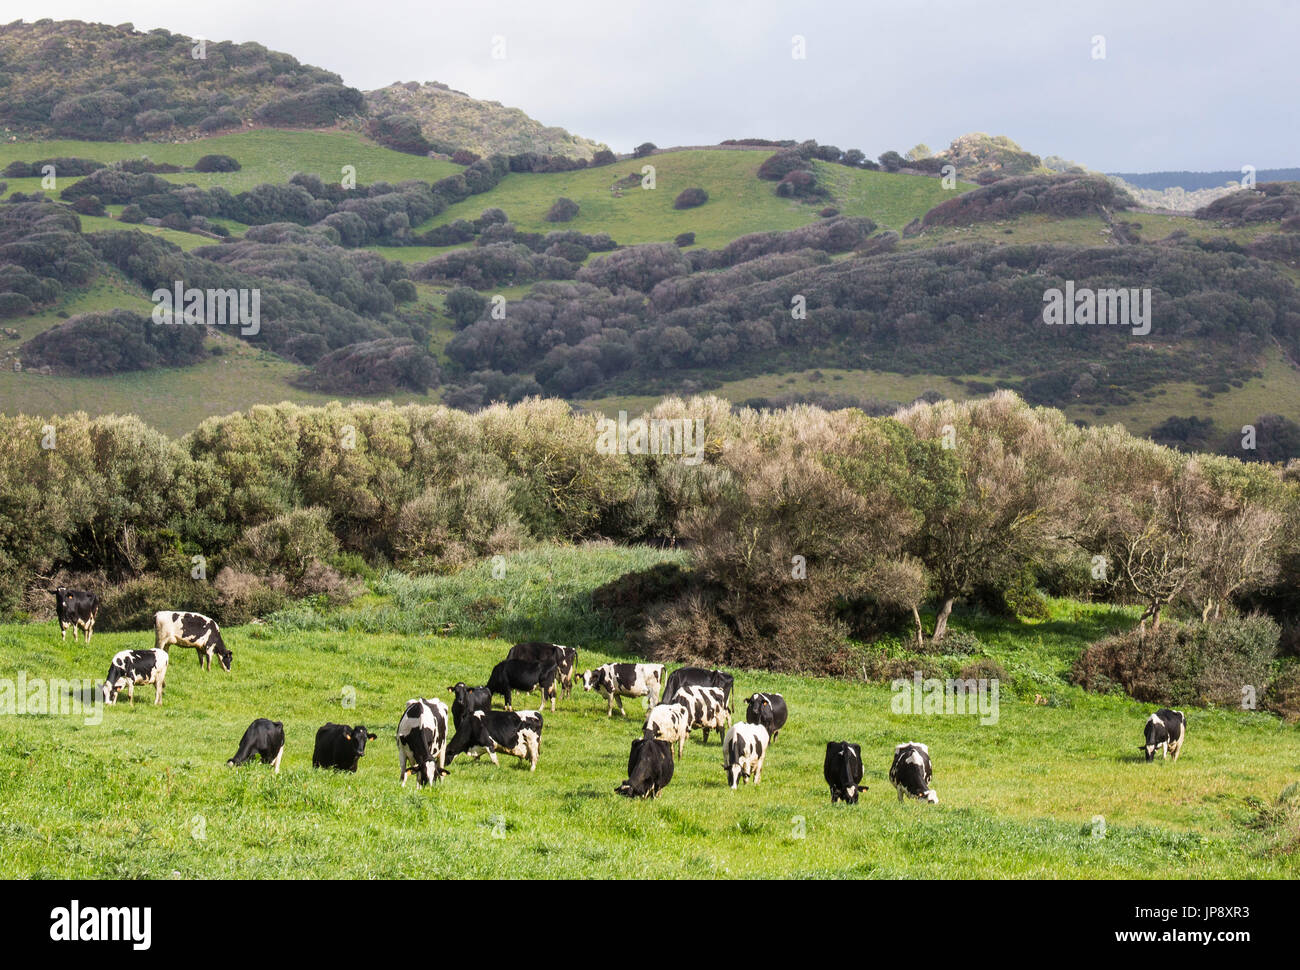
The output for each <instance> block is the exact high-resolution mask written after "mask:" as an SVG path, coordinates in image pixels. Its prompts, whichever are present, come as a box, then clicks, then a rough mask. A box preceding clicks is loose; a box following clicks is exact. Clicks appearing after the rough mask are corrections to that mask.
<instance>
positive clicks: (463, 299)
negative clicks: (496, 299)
mask: <svg viewBox="0 0 1300 970" xmlns="http://www.w3.org/2000/svg"><path fill="white" fill-rule="evenodd" d="M487 302H488V301H487V297H485V296H482V295H481V294H479V293H477V292H475V291H474V290H473V289H471V288H470V287H468V286H458V287H456V288H455V289H454V290H452V291H451V292H450V293H448V294H447V302H446V307H447V312H448V313H449V314H451V318H452V319H453V320H455V321H456V325H457V326H458V327H461V328H464V327H468V326H469V325H470V324H471V323H473V322H474V321H475V320H477V319H478V318H479V317H480V316H482V315H483V311H484V310H485V309H486V308H487Z"/></svg>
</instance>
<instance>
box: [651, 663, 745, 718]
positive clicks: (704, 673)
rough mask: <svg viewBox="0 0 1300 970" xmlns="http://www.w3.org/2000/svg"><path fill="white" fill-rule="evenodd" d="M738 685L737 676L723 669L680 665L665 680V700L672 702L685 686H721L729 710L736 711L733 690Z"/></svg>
mask: <svg viewBox="0 0 1300 970" xmlns="http://www.w3.org/2000/svg"><path fill="white" fill-rule="evenodd" d="M735 686H736V678H735V677H732V676H731V674H726V673H723V672H722V671H721V670H706V669H705V668H703V667H678V668H677V669H676V670H674V671H673V672H672V673H671V674H669V675H668V679H667V680H666V681H664V700H665V701H666V702H668V703H669V704H671V703H672V702H673V700H674V699H675V698H676V697H677V692H678V691H679V690H681V689H682V688H683V687H720V688H722V693H723V696H724V697H726V699H727V710H729V711H734V710H735V708H734V707H733V706H732V704H731V691H732V688H733V687H735Z"/></svg>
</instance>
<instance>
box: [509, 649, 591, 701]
mask: <svg viewBox="0 0 1300 970" xmlns="http://www.w3.org/2000/svg"><path fill="white" fill-rule="evenodd" d="M506 659H507V660H537V661H542V662H545V661H554V663H555V666H556V668H557V669H558V671H559V680H560V687H561V688H562V691H561V695H560V696H562V697H563V698H564V699H565V700H568V699H569V698H570V697H571V696H572V695H573V669H574V667H576V666H577V664H578V651H577V649H576V648H575V647H566V646H564V644H562V643H546V642H544V641H542V640H530V641H528V642H527V643H516V644H515V645H514V646H513V647H511V648H510V652H509V653H507V654H506Z"/></svg>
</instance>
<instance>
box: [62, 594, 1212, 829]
mask: <svg viewBox="0 0 1300 970" xmlns="http://www.w3.org/2000/svg"><path fill="white" fill-rule="evenodd" d="M55 596H56V601H57V612H58V620H59V628H60V632H61V634H62V636H63V638H64V639H66V636H67V630H68V628H69V627H71V628H72V629H73V640H74V641H75V640H76V639H77V630H78V629H84V630H85V632H86V642H87V643H89V642H90V638H91V633H92V631H93V629H94V624H95V615H96V613H97V612H98V609H99V600H98V599H97V598H96V597H95V595H94V594H93V593H87V592H84V591H80V590H69V589H66V588H64V587H59V588H58V590H56V591H55ZM154 634H155V639H154V647H153V648H152V649H144V650H122V651H119V652H118V653H117V654H115V655H114V656H113V659H112V662H111V665H110V667H109V671H108V675H107V676H106V677H105V678H104V685H103V696H104V700H105V702H106V703H109V704H113V703H115V702H116V699H117V696H118V695H119V694H120V693H121V691H122V690H123V689H125V690H126V692H127V696H128V698H129V700H130V702H131V703H132V704H134V703H135V688H136V687H137V686H140V685H148V684H152V685H153V687H154V703H155V704H161V703H162V697H163V687H164V683H165V681H166V677H167V670H168V665H169V660H170V649H171V646H172V644H180V645H182V646H184V647H193V648H194V649H195V650H196V651H197V652H198V659H199V666H200V668H201V669H203V670H210V669H211V666H212V659H213V657H216V658H217V660H218V662H219V664H220V666H221V667H222V668H223V669H224V670H226V671H227V672H229V671H230V670H231V666H232V663H233V653H232V652H231V650H230V649H229V648H228V647H227V646H226V644H225V642H224V640H223V639H222V636H221V630H220V628H219V627H218V625H217V623H216V622H215V621H214V620H212V619H211V618H209V617H206V616H203V615H202V614H200V613H194V612H188V611H180V610H177V611H171V610H166V611H161V612H158V613H156V614H155V615H154ZM577 658H578V651H577V650H576V649H575V648H573V647H567V646H564V645H562V644H555V643H546V642H543V641H529V642H527V643H518V644H515V645H514V646H513V647H511V648H510V650H509V652H508V653H507V654H506V657H505V659H504V660H502V661H501V662H500V663H498V664H496V665H495V666H494V667H493V668H492V671H491V673H490V674H489V676H488V678H487V683H486V684H484V685H482V686H479V687H471V686H470V685H469V684H467V683H465V682H464V681H460V682H458V683H456V684H454V685H452V686H451V687H448V688H447V690H448V693H449V694H450V695H451V697H452V703H451V707H450V708H448V707H447V705H446V704H445V703H444V702H443V701H441V700H439V699H438V698H431V699H430V698H424V697H418V698H412V699H411V700H408V701H407V702H406V706H405V708H404V709H403V711H402V715H401V717H400V719H399V720H398V724H397V732H396V741H397V754H398V762H399V778H400V781H401V783H402V785H403V786H405V785H406V781H407V778H408V776H409V775H411V774H412V773H414V774H415V776H416V780H417V782H418V783H419V784H420V785H422V786H423V785H432V784H434V783H436V782H437V781H438V780H439V779H440V778H442V777H444V776H446V775H448V774H450V771H449V770H448V766H449V765H451V763H452V762H453V761H454V760H455V759H456V758H457V757H459V756H461V755H466V756H468V757H470V758H473V759H474V760H476V761H477V760H478V759H479V758H481V757H482V756H483V755H487V756H488V758H489V759H490V760H491V762H492V764H494V765H496V764H499V762H498V760H497V754H498V753H502V754H508V755H510V756H512V757H515V758H518V759H519V760H520V761H521V762H524V763H527V765H528V770H529V771H535V770H536V769H537V764H538V761H539V759H540V757H541V744H542V724H543V721H542V712H541V711H540V710H522V711H516V710H514V701H515V695H516V694H531V693H532V692H534V691H536V692H538V694H539V696H540V698H541V701H542V706H544V705H545V704H546V702H547V701H549V702H550V706H551V712H552V713H554V711H555V703H556V699H557V697H561V696H562V697H563V698H565V699H568V698H569V697H570V696H571V695H572V691H573V683H574V671H575V669H576V667H577ZM580 679H581V683H582V688H583V690H584V691H596V692H598V693H599V694H601V695H602V696H603V697H604V698H605V700H606V716H607V717H612V716H613V713H614V707H615V705H616V704H617V706H618V710H619V713H620V714H622V715H624V716H626V711H625V710H624V709H623V698H625V697H632V698H644V699H645V703H646V707H647V714H646V717H645V721H644V723H643V724H642V728H641V734H640V736H639V737H637V738H635V739H634V740H633V741H632V743H631V750H630V752H629V754H628V764H627V778H626V779H625V780H624V781H623V782H622V784H620V785H619V786H618V787H616V788H615V789H614V791H615V792H617V793H618V794H620V795H625V796H628V797H632V798H656V797H658V795H659V793H660V792H662V791H663V790H664V788H666V787H667V786H668V783H669V782H670V781H672V777H673V769H674V762H675V760H680V759H681V758H683V757H685V755H686V741H687V740H688V739H689V737H690V734H691V732H692V731H695V730H700V731H701V732H702V734H703V740H704V743H705V744H707V743H708V740H709V733H710V732H711V731H712V732H714V733H716V734H717V735H718V736H719V737H720V738H721V740H722V767H723V771H724V774H725V777H726V781H727V784H728V786H729V787H731V788H732V789H735V788H736V787H737V786H738V785H739V784H740V783H742V782H748V781H750V780H751V779H752V780H753V782H754V784H755V785H757V784H759V783H760V782H761V781H762V777H763V765H764V762H765V761H766V758H767V755H768V752H769V750H770V749H771V747H772V745H773V744H774V743H775V741H776V739H777V737H778V735H779V734H780V732H781V730H782V728H784V727H785V725H786V721H787V719H788V717H789V708H788V707H787V705H786V702H785V698H784V697H782V696H781V695H780V694H777V693H768V692H756V693H753V694H751V695H750V696H749V697H747V698H745V700H744V705H745V720H744V721H743V722H735V723H733V722H732V714H733V712H734V710H735V708H734V705H733V701H732V692H733V689H734V687H735V679H734V678H733V676H732V675H731V674H728V673H725V672H723V671H720V670H708V669H705V668H702V667H680V668H678V669H677V670H674V671H672V673H670V674H668V676H667V677H666V678H665V676H664V665H663V664H655V663H607V664H603V665H601V666H599V667H596V668H594V669H591V670H587V671H584V672H583V674H582V676H581V678H580ZM493 697H500V698H501V699H502V702H503V704H504V707H505V709H504V710H493V708H492V699H493ZM1186 730H1187V724H1186V719H1185V718H1184V717H1183V715H1182V713H1181V712H1179V711H1173V710H1168V709H1165V708H1161V709H1160V710H1158V711H1156V712H1155V713H1154V714H1152V715H1151V716H1150V717H1149V718H1148V719H1147V722H1146V724H1145V727H1144V743H1143V745H1142V750H1143V751H1144V752H1145V754H1146V760H1147V761H1151V760H1153V759H1154V757H1155V751H1156V750H1157V749H1160V750H1161V752H1162V757H1166V758H1167V757H1168V756H1169V755H1171V754H1172V755H1173V759H1174V761H1177V760H1178V755H1179V753H1180V752H1181V750H1182V745H1183V741H1184V738H1185V736H1186ZM376 738H377V735H375V734H374V733H373V732H371V731H369V730H368V729H367V728H366V727H365V725H363V724H357V725H347V724H334V723H328V724H324V725H322V726H321V727H320V729H319V730H318V731H317V732H316V743H315V747H314V749H313V751H312V766H313V767H315V768H327V769H335V770H339V771H351V772H355V771H356V770H357V765H358V763H359V762H360V760H361V758H362V757H364V755H365V753H366V742H367V741H374V740H376ZM674 746H675V747H676V753H675V754H674V750H673V749H674ZM284 747H285V735H284V724H283V723H282V722H280V721H272V720H270V719H268V718H258V719H256V720H255V721H253V722H252V724H250V725H249V726H248V729H247V730H246V731H245V732H244V734H243V737H242V738H241V739H240V741H239V750H238V751H237V752H236V753H235V755H234V756H233V757H232V758H230V760H229V761H228V762H227V764H229V765H232V766H238V765H241V764H243V763H244V762H246V761H248V760H250V759H252V758H260V759H261V760H262V762H263V763H264V764H270V765H271V766H272V770H273V772H275V773H278V772H279V770H280V761H281V759H282V758H283V756H284ZM932 774H933V772H932V768H931V764H930V749H929V747H928V746H926V745H925V744H922V743H920V742H918V741H907V742H903V743H901V744H899V745H897V746H896V747H895V748H894V756H893V761H892V762H891V764H890V767H889V780H890V782H891V783H892V784H893V786H894V788H895V789H896V790H897V792H898V800H899V801H900V802H901V801H902V800H903V799H904V797H905V796H910V797H912V798H916V799H919V800H920V801H923V802H927V803H929V804H937V803H938V801H939V796H938V794H937V793H936V792H935V791H934V789H933V788H932V787H931V778H932ZM823 776H824V777H825V780H826V784H827V786H828V787H829V788H830V794H831V802H832V804H834V803H835V802H839V801H843V802H846V803H848V804H857V801H858V796H859V794H860V793H861V792H863V791H865V790H867V786H865V785H863V784H862V776H863V767H862V751H861V748H860V747H859V745H857V744H854V743H852V742H849V741H830V742H827V744H826V758H825V762H824V764H823Z"/></svg>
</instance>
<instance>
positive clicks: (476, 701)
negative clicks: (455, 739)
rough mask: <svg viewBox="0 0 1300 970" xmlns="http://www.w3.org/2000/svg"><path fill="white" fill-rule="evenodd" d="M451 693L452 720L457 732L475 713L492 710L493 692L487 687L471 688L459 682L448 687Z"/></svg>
mask: <svg viewBox="0 0 1300 970" xmlns="http://www.w3.org/2000/svg"><path fill="white" fill-rule="evenodd" d="M447 690H449V691H451V694H452V698H451V718H452V720H453V721H454V722H455V723H456V730H458V731H459V730H460V726H461V725H462V724H463V723H464V722H465V718H467V717H469V716H470V715H471V714H473V713H474V712H475V711H490V710H492V692H491V691H490V690H488V689H487V688H486V687H471V686H469V684H467V683H465V681H463V680H462V681H459V682H457V683H455V684H453V685H452V686H451V687H448V688H447Z"/></svg>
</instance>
